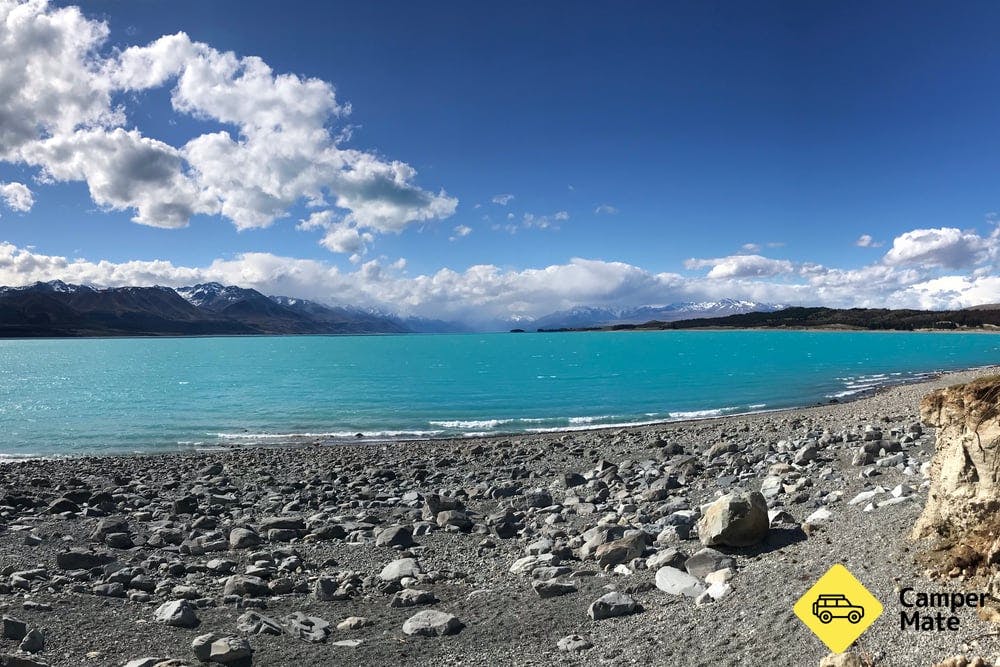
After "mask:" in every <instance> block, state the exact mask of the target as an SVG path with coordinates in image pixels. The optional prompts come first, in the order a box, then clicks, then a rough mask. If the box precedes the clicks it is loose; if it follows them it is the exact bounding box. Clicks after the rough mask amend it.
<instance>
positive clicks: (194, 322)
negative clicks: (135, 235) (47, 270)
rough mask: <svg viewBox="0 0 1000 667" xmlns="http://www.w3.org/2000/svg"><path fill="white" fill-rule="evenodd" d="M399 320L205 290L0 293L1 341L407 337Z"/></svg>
mask: <svg viewBox="0 0 1000 667" xmlns="http://www.w3.org/2000/svg"><path fill="white" fill-rule="evenodd" d="M406 331H408V329H407V328H406V326H405V325H403V324H402V323H401V322H400V321H398V320H396V319H393V318H388V317H383V316H380V315H373V314H370V313H365V312H363V311H354V310H349V309H344V308H331V307H327V306H323V305H321V304H318V303H314V302H311V301H305V300H300V299H289V298H287V297H274V298H272V297H268V296H265V295H263V294H261V293H260V292H258V291H257V290H252V289H244V288H240V287H233V286H226V285H221V284H219V283H205V284H201V285H194V286H192V287H183V288H179V289H177V290H174V289H171V288H169V287H116V288H109V289H95V288H92V287H87V286H83V285H68V284H66V283H63V282H61V281H52V282H48V283H42V282H39V283H35V284H34V285H28V286H25V287H0V337H3V338H12V337H39V336H46V337H62V336H196V335H247V334H345V333H403V332H406Z"/></svg>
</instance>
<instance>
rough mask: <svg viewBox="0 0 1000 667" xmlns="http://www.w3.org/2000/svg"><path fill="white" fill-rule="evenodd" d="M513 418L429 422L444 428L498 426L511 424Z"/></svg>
mask: <svg viewBox="0 0 1000 667" xmlns="http://www.w3.org/2000/svg"><path fill="white" fill-rule="evenodd" d="M512 421H514V420H513V419H470V420H467V421H466V420H461V419H456V420H454V421H430V422H427V423H428V424H430V425H431V426H440V427H442V428H496V427H497V426H501V425H503V424H509V423H511V422H512Z"/></svg>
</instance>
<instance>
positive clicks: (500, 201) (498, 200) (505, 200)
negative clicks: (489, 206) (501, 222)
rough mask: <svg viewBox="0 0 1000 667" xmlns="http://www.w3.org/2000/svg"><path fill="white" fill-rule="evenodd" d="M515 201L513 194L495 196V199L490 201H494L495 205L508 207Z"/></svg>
mask: <svg viewBox="0 0 1000 667" xmlns="http://www.w3.org/2000/svg"><path fill="white" fill-rule="evenodd" d="M513 199H514V195H511V194H506V195H493V199H491V200H490V201H492V202H493V203H494V204H497V205H498V206H506V205H507V204H509V203H510V202H511V201H513Z"/></svg>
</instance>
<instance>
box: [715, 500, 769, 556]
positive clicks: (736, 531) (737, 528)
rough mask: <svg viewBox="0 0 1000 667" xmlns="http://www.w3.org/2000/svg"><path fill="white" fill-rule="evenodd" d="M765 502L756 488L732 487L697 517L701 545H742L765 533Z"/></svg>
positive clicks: (759, 538) (767, 523)
mask: <svg viewBox="0 0 1000 667" xmlns="http://www.w3.org/2000/svg"><path fill="white" fill-rule="evenodd" d="M769 528H770V521H769V520H768V518H767V502H766V501H765V500H764V496H762V495H761V494H760V492H759V491H754V492H752V493H745V492H742V491H736V492H733V493H730V494H727V495H725V496H722V497H721V498H719V499H718V500H716V501H715V502H714V503H712V504H711V505H710V506H709V507H708V509H707V510H706V511H705V513H704V515H703V516H702V517H701V519H699V520H698V539H699V540H701V543H702V544H704V545H705V546H715V545H725V546H730V547H746V546H750V545H753V544H757V543H758V542H760V541H762V540H763V539H764V538H765V537H767V532H768V529H769Z"/></svg>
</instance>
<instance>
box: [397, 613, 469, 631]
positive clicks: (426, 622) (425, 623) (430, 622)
mask: <svg viewBox="0 0 1000 667" xmlns="http://www.w3.org/2000/svg"><path fill="white" fill-rule="evenodd" d="M463 627H465V626H464V625H463V624H462V622H461V621H460V620H458V618H456V617H455V616H452V615H451V614H446V613H445V612H443V611H437V610H436V609H425V610H424V611H418V612H417V613H416V614H414V615H413V616H411V617H410V618H408V619H406V622H405V623H403V634H406V635H418V636H421V637H440V636H442V635H454V634H457V633H458V632H460V631H461V630H462V628H463Z"/></svg>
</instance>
